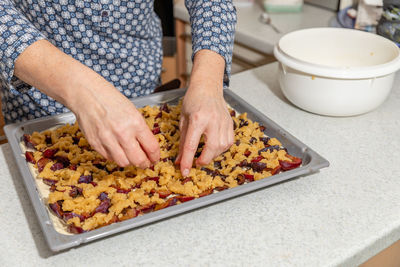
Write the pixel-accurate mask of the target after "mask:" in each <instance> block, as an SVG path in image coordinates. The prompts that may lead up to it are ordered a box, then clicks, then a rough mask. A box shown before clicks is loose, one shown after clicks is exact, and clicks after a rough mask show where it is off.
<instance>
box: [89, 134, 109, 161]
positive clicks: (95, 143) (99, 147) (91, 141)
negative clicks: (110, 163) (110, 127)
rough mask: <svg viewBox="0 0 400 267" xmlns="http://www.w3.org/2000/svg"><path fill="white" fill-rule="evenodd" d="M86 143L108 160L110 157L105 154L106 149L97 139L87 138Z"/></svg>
mask: <svg viewBox="0 0 400 267" xmlns="http://www.w3.org/2000/svg"><path fill="white" fill-rule="evenodd" d="M87 141H88V143H89V144H90V146H91V147H92V148H93V149H94V150H96V151H97V153H99V154H100V155H102V156H103V157H104V158H105V159H110V155H109V154H108V153H107V151H106V149H105V148H104V147H103V145H102V144H101V142H100V141H99V140H98V139H97V138H96V139H95V138H93V137H87Z"/></svg>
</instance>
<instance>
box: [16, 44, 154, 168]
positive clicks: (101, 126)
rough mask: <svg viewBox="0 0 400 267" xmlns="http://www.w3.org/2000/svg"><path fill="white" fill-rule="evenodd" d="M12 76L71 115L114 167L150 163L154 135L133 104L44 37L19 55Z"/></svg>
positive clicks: (152, 157) (143, 165) (140, 165)
mask: <svg viewBox="0 0 400 267" xmlns="http://www.w3.org/2000/svg"><path fill="white" fill-rule="evenodd" d="M14 73H15V75H16V76H17V77H18V78H20V79H21V80H23V81H25V82H27V83H28V84H31V85H33V86H35V87H36V88H38V89H39V90H41V91H42V92H43V93H45V94H47V95H48V96H50V97H52V98H54V99H56V100H57V101H59V102H61V103H62V104H64V105H65V106H67V107H68V108H69V109H71V110H72V112H74V113H75V115H76V117H77V120H78V123H79V125H80V127H81V129H82V131H83V132H84V134H85V136H86V138H87V140H88V142H89V144H90V145H91V146H92V147H93V148H94V149H95V150H96V151H97V152H99V153H100V154H101V155H103V156H104V157H105V158H107V159H110V160H114V161H115V162H116V163H117V164H118V165H119V166H121V167H125V166H127V165H130V164H132V165H135V166H138V167H141V168H146V167H149V166H150V163H151V162H156V161H157V160H159V158H160V147H159V144H158V141H157V139H156V138H155V136H154V135H153V134H152V132H151V131H150V129H149V128H148V126H147V124H146V122H145V120H144V118H143V117H142V115H141V114H140V113H139V111H138V110H137V109H136V108H135V106H134V105H133V104H132V103H131V102H130V101H129V100H128V99H127V98H126V97H125V96H123V95H122V94H121V93H120V92H119V91H118V90H117V89H116V88H115V87H114V86H113V85H112V84H111V83H109V82H107V81H106V80H105V79H104V78H103V77H101V76H100V75H98V74H97V73H96V72H94V71H93V70H91V69H90V68H88V67H86V66H85V65H83V64H81V63H80V62H78V61H77V60H75V59H73V58H72V57H70V56H67V55H66V54H64V53H63V52H61V51H60V50H59V49H57V48H56V47H54V46H53V45H52V44H51V43H50V42H48V41H46V40H40V41H37V42H35V43H33V44H32V45H30V46H29V47H28V48H26V49H25V51H24V52H22V53H21V54H20V56H19V57H18V58H17V60H16V63H15V71H14Z"/></svg>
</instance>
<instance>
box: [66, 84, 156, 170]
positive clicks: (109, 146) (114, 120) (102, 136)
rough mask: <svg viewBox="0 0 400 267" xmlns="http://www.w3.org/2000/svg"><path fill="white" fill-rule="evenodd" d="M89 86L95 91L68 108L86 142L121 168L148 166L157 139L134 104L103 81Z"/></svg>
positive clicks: (153, 158) (153, 157) (151, 159)
mask: <svg viewBox="0 0 400 267" xmlns="http://www.w3.org/2000/svg"><path fill="white" fill-rule="evenodd" d="M91 86H97V90H96V91H97V94H96V95H92V98H85V99H83V98H80V100H81V101H78V102H77V103H74V104H73V105H72V107H71V108H72V110H73V111H74V113H75V115H76V117H77V120H78V123H79V126H80V127H81V129H82V131H83V132H84V134H85V136H86V138H87V140H88V142H89V143H90V145H91V146H92V147H93V148H94V149H95V150H96V151H97V152H99V153H100V154H101V155H103V156H104V157H105V158H107V159H112V160H114V161H115V162H116V163H117V164H118V165H119V166H121V167H125V166H128V165H135V166H138V167H140V168H148V167H150V165H151V163H154V162H156V161H157V160H159V158H160V148H159V144H158V140H157V139H156V138H155V136H154V135H153V133H152V132H151V131H150V129H149V127H148V126H147V124H146V122H145V120H144V118H143V116H142V114H141V113H140V112H139V111H138V110H137V109H136V108H135V106H134V105H133V104H132V103H131V102H130V101H129V100H128V99H127V98H126V97H125V96H123V95H122V94H121V93H119V92H118V91H117V90H116V89H115V88H114V87H113V86H112V85H111V84H109V83H108V82H106V81H101V80H100V83H99V84H98V85H97V84H92V85H91Z"/></svg>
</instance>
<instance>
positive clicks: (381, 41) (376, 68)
mask: <svg viewBox="0 0 400 267" xmlns="http://www.w3.org/2000/svg"><path fill="white" fill-rule="evenodd" d="M274 55H275V57H276V58H277V59H278V60H279V62H280V67H279V83H280V86H281V89H282V91H283V93H284V95H285V96H286V97H287V99H289V100H290V101H291V102H292V103H293V104H295V105H297V106H298V107H300V108H302V109H304V110H307V111H310V112H313V113H318V114H322V115H328V116H353V115H358V114H362V113H365V112H368V111H371V110H373V109H375V108H377V107H378V106H379V105H380V104H382V103H383V102H384V101H385V99H386V98H387V96H388V94H389V92H390V90H391V88H392V86H393V80H394V74H395V72H396V71H397V70H398V69H399V68H400V53H399V48H398V47H397V45H396V44H395V43H394V42H392V41H390V40H388V39H385V38H383V37H381V36H378V35H375V34H372V33H367V32H363V31H357V30H351V29H340V28H312V29H306V30H300V31H295V32H291V33H289V34H286V35H285V36H283V37H282V38H281V39H280V40H279V42H278V44H277V45H276V46H275V48H274Z"/></svg>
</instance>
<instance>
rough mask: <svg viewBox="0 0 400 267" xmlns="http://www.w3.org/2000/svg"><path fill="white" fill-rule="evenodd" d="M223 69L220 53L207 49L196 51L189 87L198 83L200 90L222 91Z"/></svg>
mask: <svg viewBox="0 0 400 267" xmlns="http://www.w3.org/2000/svg"><path fill="white" fill-rule="evenodd" d="M224 70H225V60H224V58H223V57H222V56H221V55H219V54H218V53H216V52H214V51H211V50H207V49H203V50H200V51H198V52H197V53H196V54H195V56H194V60H193V68H192V74H191V76H190V84H189V89H190V88H192V87H195V88H197V87H198V86H197V85H199V84H200V85H202V86H201V88H202V90H211V91H215V90H217V91H218V92H221V93H222V89H223V77H224Z"/></svg>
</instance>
